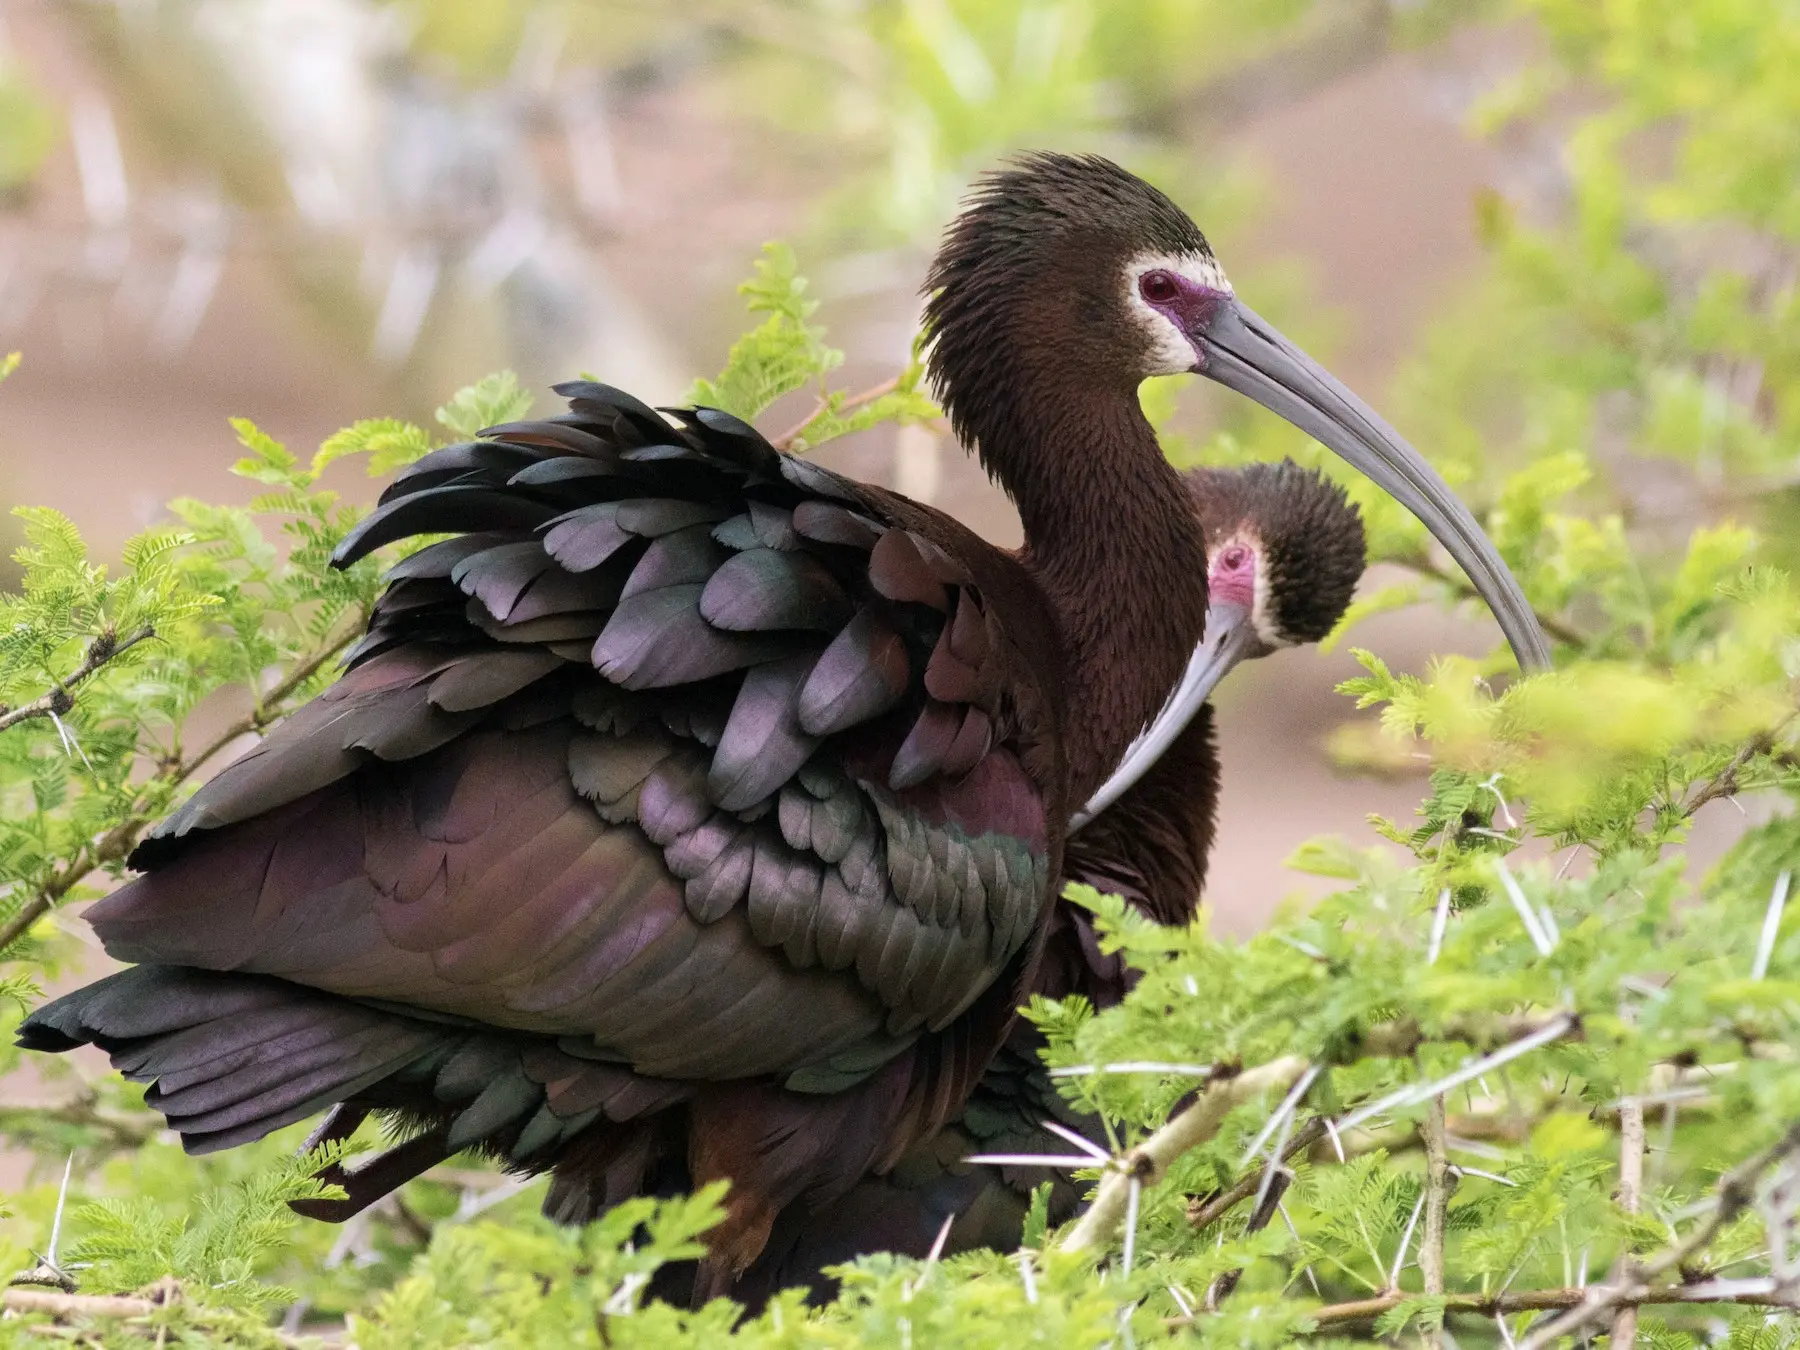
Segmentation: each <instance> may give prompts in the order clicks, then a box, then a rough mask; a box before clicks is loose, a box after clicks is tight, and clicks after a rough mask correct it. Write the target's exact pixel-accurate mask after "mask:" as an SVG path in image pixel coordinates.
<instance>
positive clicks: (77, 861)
mask: <svg viewBox="0 0 1800 1350" xmlns="http://www.w3.org/2000/svg"><path fill="white" fill-rule="evenodd" d="M367 623H368V616H367V615H359V616H358V617H357V620H356V622H355V623H354V624H352V625H350V627H349V630H348V631H347V632H344V633H341V634H340V635H338V636H336V637H333V638H332V639H331V640H330V641H328V642H327V643H326V644H325V645H324V646H322V647H317V648H315V649H314V650H313V651H311V652H309V653H308V654H307V655H306V656H304V657H302V658H301V659H300V661H299V662H298V663H297V664H296V665H295V666H294V668H293V669H292V670H290V671H289V672H288V673H287V674H286V675H285V676H283V677H282V678H281V679H280V680H279V681H278V682H277V683H276V684H275V686H274V688H272V689H270V690H269V692H268V693H266V694H264V695H263V696H262V697H260V698H259V699H257V700H256V707H255V708H253V709H252V710H251V711H250V712H248V713H246V714H245V715H244V716H243V717H241V718H239V719H238V720H237V721H236V722H233V723H232V724H231V725H230V726H228V727H226V728H225V729H224V730H223V731H221V732H220V733H219V734H218V735H217V736H215V737H214V738H213V739H212V740H211V741H209V742H208V743H207V744H206V746H205V747H204V748H202V749H201V750H200V751H199V752H198V753H197V754H193V755H185V756H183V757H182V758H180V759H179V760H177V761H175V762H174V763H172V764H165V765H164V766H162V767H161V768H160V769H159V770H158V771H157V773H156V774H155V776H154V777H152V778H151V779H150V780H149V782H148V783H146V784H145V787H146V788H148V787H151V786H158V787H171V788H172V787H179V786H180V785H181V784H183V783H185V782H186V781H187V780H188V779H190V778H192V777H193V776H194V775H195V774H196V773H198V772H199V771H200V769H201V768H203V767H204V766H205V764H206V762H207V761H208V760H210V759H211V758H212V757H213V756H214V755H216V754H218V753H219V752H220V751H221V750H223V749H225V747H226V746H228V745H230V744H231V743H232V742H233V741H235V740H237V739H238V738H239V737H241V736H249V735H254V734H255V733H257V732H259V731H262V730H263V729H264V728H266V727H267V726H269V724H270V723H272V722H274V721H275V720H276V719H277V718H279V717H280V716H281V715H282V714H283V713H285V712H286V711H287V709H286V707H284V706H283V705H284V704H285V703H286V702H287V700H288V699H290V698H292V697H293V696H294V694H295V693H296V692H297V691H298V690H300V689H301V688H302V687H304V685H305V684H306V682H307V681H308V680H310V679H311V678H312V677H313V676H314V675H316V674H318V673H319V671H321V670H323V669H324V668H325V666H326V665H327V664H329V663H330V662H331V661H332V660H334V659H335V658H336V657H337V656H338V654H339V653H341V652H342V651H343V650H344V649H345V648H346V647H348V646H349V645H350V644H351V642H353V641H354V640H355V639H356V638H357V636H358V635H359V634H360V633H361V632H362V630H363V629H364V627H366V626H367ZM120 650H123V645H122V644H121V645H120V646H119V647H118V648H116V649H115V650H114V652H113V653H112V655H114V656H116V655H117V654H118V652H119V651H120ZM21 711H23V709H21ZM140 800H142V798H141V797H140ZM153 819H154V817H153V816H151V815H149V814H148V813H146V812H142V811H134V812H133V813H132V814H131V815H129V816H127V817H126V818H125V819H124V820H122V821H120V822H119V823H118V824H117V825H115V826H114V827H113V828H112V829H110V830H108V831H107V832H106V833H105V834H103V835H101V836H100V837H99V838H98V839H95V840H91V841H89V842H88V843H86V844H84V845H83V846H82V847H81V848H79V849H77V850H76V851H75V854H74V856H73V857H71V858H70V859H69V861H68V862H67V863H65V864H64V865H63V866H62V867H60V868H58V869H57V870H56V871H55V872H54V873H52V874H51V876H50V879H49V880H48V881H46V882H45V883H44V884H43V886H42V887H41V888H39V890H38V893H37V894H36V895H34V896H32V897H31V899H30V900H28V901H26V902H25V904H24V905H23V906H22V907H21V908H20V909H19V912H18V913H17V914H14V915H13V916H12V918H10V919H8V920H7V921H6V922H5V923H3V924H0V957H3V956H4V954H5V952H6V950H7V949H8V948H9V947H11V946H12V945H13V944H14V943H16V942H17V941H18V940H19V939H20V938H21V937H22V936H24V934H25V933H26V932H27V931H29V930H30V928H31V926H32V925H33V924H34V923H36V922H37V921H38V920H39V919H41V918H43V917H44V915H46V914H48V913H49V912H50V911H51V910H52V909H53V908H55V907H56V905H57V904H58V903H60V902H61V901H62V899H63V897H65V896H66V895H68V893H69V892H70V891H72V890H74V889H75V887H76V886H77V885H79V884H80V883H81V880H82V878H83V877H86V876H87V875H88V874H90V873H91V872H93V871H95V870H96V869H97V868H102V867H110V866H112V865H114V864H116V863H122V862H124V861H125V859H126V858H128V857H130V856H131V850H132V849H134V848H135V847H137V842H138V836H139V835H140V834H142V833H143V832H144V829H145V828H146V827H147V826H149V825H150V824H151V822H152V820H153Z"/></svg>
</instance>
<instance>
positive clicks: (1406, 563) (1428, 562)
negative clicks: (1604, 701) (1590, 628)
mask: <svg viewBox="0 0 1800 1350" xmlns="http://www.w3.org/2000/svg"><path fill="white" fill-rule="evenodd" d="M1383 561H1384V562H1391V563H1393V564H1394V565H1395V566H1397V567H1404V568H1406V569H1407V570H1408V571H1410V572H1417V573H1418V574H1419V575H1420V576H1422V577H1427V578H1429V579H1430V580H1432V581H1435V582H1438V583H1439V584H1440V585H1442V586H1445V587H1447V588H1448V589H1449V590H1450V591H1452V592H1454V593H1455V595H1456V598H1457V599H1458V600H1479V599H1481V592H1479V591H1477V590H1476V589H1475V587H1474V586H1473V585H1472V584H1471V583H1470V581H1469V579H1468V578H1467V577H1465V576H1464V575H1463V574H1462V573H1461V572H1459V571H1457V570H1455V569H1454V568H1449V567H1440V566H1439V565H1438V562H1437V560H1436V559H1435V558H1432V557H1431V556H1429V555H1428V554H1424V553H1419V554H1415V555H1413V556H1412V557H1410V558H1385V559H1383ZM1531 612H1532V614H1533V615H1534V616H1535V617H1536V618H1537V621H1538V624H1539V625H1540V626H1541V627H1542V628H1543V630H1544V631H1545V632H1546V633H1548V634H1549V635H1550V636H1551V637H1553V638H1555V639H1556V640H1557V641H1558V642H1566V643H1568V644H1569V645H1570V646H1571V647H1584V646H1586V645H1587V642H1588V639H1587V636H1586V634H1584V633H1582V632H1581V631H1580V630H1579V629H1576V628H1573V627H1571V626H1570V625H1568V624H1566V623H1564V622H1563V621H1562V620H1561V619H1559V618H1557V617H1556V616H1555V615H1554V614H1545V613H1544V612H1543V611H1542V610H1540V609H1537V608H1535V607H1534V608H1533V609H1532V611H1531Z"/></svg>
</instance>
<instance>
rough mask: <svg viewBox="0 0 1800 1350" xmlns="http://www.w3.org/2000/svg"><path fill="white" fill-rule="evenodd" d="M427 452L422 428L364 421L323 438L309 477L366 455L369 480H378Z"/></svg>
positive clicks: (428, 447)
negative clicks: (351, 456) (348, 458)
mask: <svg viewBox="0 0 1800 1350" xmlns="http://www.w3.org/2000/svg"><path fill="white" fill-rule="evenodd" d="M467 393H469V391H468V390H464V391H463V394H467ZM461 396H462V395H460V394H459V395H458V397H461ZM442 418H443V410H441V409H440V410H439V420H440V421H441V420H442ZM489 425H492V424H491V423H490V424H489ZM430 451H431V436H430V433H428V432H427V431H426V430H425V429H424V428H423V427H419V426H414V425H413V424H412V423H411V422H403V421H401V420H400V419H398V418H395V417H371V418H365V419H363V420H362V421H360V422H354V423H352V424H351V425H350V426H347V427H345V428H344V429H343V430H342V431H336V432H333V433H332V434H331V435H330V436H328V437H326V438H325V442H324V444H323V445H321V446H320V447H319V451H318V453H317V454H316V455H314V456H313V462H312V473H313V476H314V477H315V478H316V477H317V476H318V475H319V474H321V473H323V472H324V471H325V468H326V466H327V465H329V464H332V463H334V462H335V461H337V460H340V459H343V458H344V457H345V456H347V455H361V454H366V455H368V457H369V476H370V477H371V478H379V477H382V476H384V475H386V474H390V473H392V472H393V471H394V470H396V469H402V468H405V467H406V466H407V465H408V464H411V463H413V462H414V461H415V460H418V459H421V458H423V457H424V456H425V455H427V454H429V453H430Z"/></svg>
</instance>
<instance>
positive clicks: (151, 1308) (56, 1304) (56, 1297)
mask: <svg viewBox="0 0 1800 1350" xmlns="http://www.w3.org/2000/svg"><path fill="white" fill-rule="evenodd" d="M159 1306H160V1305H159V1304H157V1303H156V1302H155V1301H154V1300H151V1299H147V1298H127V1297H125V1296H124V1295H120V1294H64V1293H59V1292H57V1291H56V1290H52V1289H31V1288H26V1287H23V1286H20V1287H15V1288H12V1289H8V1290H6V1291H5V1292H4V1293H0V1308H4V1309H6V1311H7V1312H10V1313H48V1314H49V1315H50V1316H52V1317H68V1318H76V1317H107V1318H126V1317H148V1316H150V1314H151V1313H153V1312H155V1311H156V1310H157V1308H158V1307H159Z"/></svg>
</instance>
